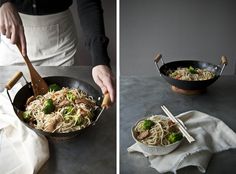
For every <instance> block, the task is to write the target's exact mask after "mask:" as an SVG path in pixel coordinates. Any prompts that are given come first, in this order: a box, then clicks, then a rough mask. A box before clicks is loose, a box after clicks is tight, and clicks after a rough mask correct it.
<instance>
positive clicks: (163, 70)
mask: <svg viewBox="0 0 236 174" xmlns="http://www.w3.org/2000/svg"><path fill="white" fill-rule="evenodd" d="M159 60H161V61H162V65H161V67H159V65H158V62H159ZM154 62H155V64H156V67H157V69H158V70H159V72H160V75H161V76H162V77H163V78H164V79H165V80H166V81H167V82H168V83H169V84H171V85H172V86H175V87H177V88H180V89H186V90H201V89H206V88H207V87H208V86H209V85H211V84H212V83H214V82H215V81H216V80H217V79H218V78H219V77H220V76H221V74H222V72H223V70H224V68H225V65H227V63H228V61H227V58H226V57H225V56H222V57H221V64H220V65H214V64H211V63H207V62H202V61H195V60H181V61H174V62H169V63H164V61H163V58H162V55H161V54H157V56H156V58H155V60H154ZM189 66H192V67H194V68H200V69H207V70H209V71H211V72H213V73H214V74H215V76H214V78H212V79H209V80H202V81H187V80H177V79H174V78H171V77H169V72H170V70H176V69H177V68H178V67H189Z"/></svg>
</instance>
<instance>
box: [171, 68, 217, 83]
mask: <svg viewBox="0 0 236 174" xmlns="http://www.w3.org/2000/svg"><path fill="white" fill-rule="evenodd" d="M214 76H215V74H214V73H213V72H211V71H209V70H207V69H200V68H193V67H192V66H190V67H189V68H177V70H174V71H171V70H170V72H169V77H172V78H174V79H177V80H187V81H201V80H209V79H212V78H214Z"/></svg>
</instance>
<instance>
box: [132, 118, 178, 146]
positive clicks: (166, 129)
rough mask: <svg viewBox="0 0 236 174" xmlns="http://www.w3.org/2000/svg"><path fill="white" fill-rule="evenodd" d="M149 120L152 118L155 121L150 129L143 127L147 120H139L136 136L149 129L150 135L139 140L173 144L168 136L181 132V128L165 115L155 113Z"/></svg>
mask: <svg viewBox="0 0 236 174" xmlns="http://www.w3.org/2000/svg"><path fill="white" fill-rule="evenodd" d="M147 120H151V121H153V122H154V123H155V124H154V125H153V126H152V127H151V128H150V129H149V130H144V129H143V125H144V121H145V120H142V121H140V122H138V124H137V125H136V126H135V128H134V131H135V133H136V138H137V137H138V136H139V135H141V134H142V133H144V132H145V131H148V135H147V136H146V137H144V138H143V139H139V141H140V142H142V143H144V144H147V145H154V146H156V145H161V146H164V145H169V144H171V142H170V141H169V140H168V136H169V135H170V134H171V133H173V132H179V129H178V128H177V126H176V124H175V123H173V122H172V121H171V120H169V119H168V118H164V117H163V116H159V115H153V116H151V117H149V118H148V119H147ZM137 139H138V138H137Z"/></svg>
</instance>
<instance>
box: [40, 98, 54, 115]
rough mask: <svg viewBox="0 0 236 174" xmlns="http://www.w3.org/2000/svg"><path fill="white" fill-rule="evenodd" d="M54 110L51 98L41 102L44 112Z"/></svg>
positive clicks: (48, 112)
mask: <svg viewBox="0 0 236 174" xmlns="http://www.w3.org/2000/svg"><path fill="white" fill-rule="evenodd" d="M54 110H55V106H54V104H53V101H52V99H47V100H46V101H45V102H44V103H43V112H44V113H45V114H50V113H51V112H53V111H54Z"/></svg>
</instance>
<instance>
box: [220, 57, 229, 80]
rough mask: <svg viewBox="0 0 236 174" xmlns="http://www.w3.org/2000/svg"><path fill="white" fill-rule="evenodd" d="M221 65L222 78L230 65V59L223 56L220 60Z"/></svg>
mask: <svg viewBox="0 0 236 174" xmlns="http://www.w3.org/2000/svg"><path fill="white" fill-rule="evenodd" d="M220 64H221V65H222V68H221V71H220V76H221V74H222V73H223V71H224V69H225V66H226V65H227V64H228V58H227V57H226V56H221V59H220Z"/></svg>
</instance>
